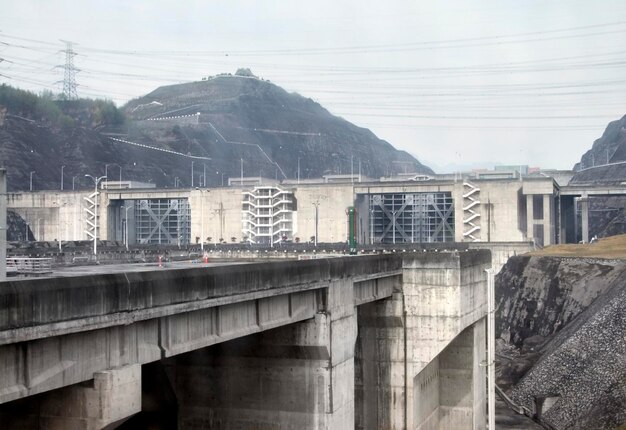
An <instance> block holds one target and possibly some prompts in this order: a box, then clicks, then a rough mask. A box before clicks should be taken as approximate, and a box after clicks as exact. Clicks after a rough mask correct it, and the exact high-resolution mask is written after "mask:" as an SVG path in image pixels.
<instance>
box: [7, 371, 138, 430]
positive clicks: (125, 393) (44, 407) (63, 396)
mask: <svg viewBox="0 0 626 430" xmlns="http://www.w3.org/2000/svg"><path fill="white" fill-rule="evenodd" d="M13 404H15V406H14V407H13ZM140 411H141V365H139V364H135V365H131V366H125V367H121V368H118V369H113V370H105V371H102V372H97V373H95V374H94V379H93V380H92V381H87V382H83V383H80V384H75V385H70V386H68V387H64V388H59V389H57V390H52V391H49V392H46V393H43V394H39V395H37V396H32V397H28V398H24V399H20V400H17V401H15V402H11V403H7V404H5V405H3V406H2V408H0V422H1V423H2V428H3V429H4V428H6V429H20V430H26V429H38V430H66V429H72V430H97V429H105V428H106V429H114V428H116V427H118V426H119V425H120V424H122V423H123V422H124V421H126V420H127V419H128V418H130V417H131V416H133V415H134V414H136V413H139V412H140Z"/></svg>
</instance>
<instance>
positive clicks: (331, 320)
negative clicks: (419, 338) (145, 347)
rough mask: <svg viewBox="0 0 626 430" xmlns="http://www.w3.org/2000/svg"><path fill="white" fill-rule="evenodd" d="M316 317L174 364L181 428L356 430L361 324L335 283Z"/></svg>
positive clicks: (346, 286) (343, 288) (344, 286)
mask: <svg viewBox="0 0 626 430" xmlns="http://www.w3.org/2000/svg"><path fill="white" fill-rule="evenodd" d="M326 303H327V306H326V309H325V310H324V311H323V312H320V313H318V314H316V316H315V318H313V319H310V320H306V321H304V322H301V323H296V324H291V325H288V326H284V327H280V328H277V329H273V330H268V331H265V332H262V333H259V334H257V335H252V336H247V337H244V338H240V339H237V340H234V341H231V342H225V343H223V344H219V345H216V346H213V347H209V348H204V349H202V350H198V351H194V352H191V353H189V354H185V355H183V356H179V357H175V358H173V359H171V361H170V362H171V363H173V365H171V366H168V367H169V369H170V370H169V372H170V375H171V379H172V382H173V383H172V385H173V387H174V391H175V392H176V395H177V398H178V404H179V420H178V424H179V428H180V429H191V428H194V429H195V428H217V429H222V428H224V429H225V428H237V429H259V428H263V429H290V428H293V429H337V430H340V429H353V428H354V345H355V342H356V336H357V318H356V311H355V308H354V298H353V290H352V283H351V282H349V281H345V282H338V283H336V284H335V283H333V284H332V285H331V286H330V287H329V288H328V290H327V300H326Z"/></svg>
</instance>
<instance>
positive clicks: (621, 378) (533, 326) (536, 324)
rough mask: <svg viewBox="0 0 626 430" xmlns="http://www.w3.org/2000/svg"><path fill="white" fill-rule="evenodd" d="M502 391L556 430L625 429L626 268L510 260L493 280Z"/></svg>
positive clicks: (590, 261)
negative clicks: (537, 411) (538, 407)
mask: <svg viewBox="0 0 626 430" xmlns="http://www.w3.org/2000/svg"><path fill="white" fill-rule="evenodd" d="M496 307H497V313H496V334H497V335H499V336H500V338H501V339H500V340H499V342H498V364H499V366H498V377H499V383H500V384H501V385H503V386H504V388H507V389H508V392H509V395H510V396H511V398H512V399H513V400H514V401H515V402H516V403H518V404H520V405H523V406H525V407H526V408H528V409H529V410H534V408H535V400H536V399H540V400H541V399H546V401H545V403H544V404H543V408H542V412H541V419H542V421H543V422H544V423H547V424H548V425H550V426H552V427H553V428H557V429H614V428H618V427H619V426H620V425H622V424H624V423H626V336H625V333H626V315H625V312H626V261H624V260H620V259H612V260H609V259H601V258H583V257H555V256H518V257H513V258H511V259H510V260H509V262H508V263H507V264H506V265H505V267H504V268H503V269H502V271H501V272H500V274H499V275H498V276H497V278H496Z"/></svg>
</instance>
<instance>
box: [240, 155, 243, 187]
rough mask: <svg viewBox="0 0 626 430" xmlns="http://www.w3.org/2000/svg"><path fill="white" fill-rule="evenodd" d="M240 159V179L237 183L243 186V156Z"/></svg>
mask: <svg viewBox="0 0 626 430" xmlns="http://www.w3.org/2000/svg"><path fill="white" fill-rule="evenodd" d="M240 160H241V179H240V182H239V185H241V187H242V188H243V158H240Z"/></svg>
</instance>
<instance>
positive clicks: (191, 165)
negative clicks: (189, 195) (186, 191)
mask: <svg viewBox="0 0 626 430" xmlns="http://www.w3.org/2000/svg"><path fill="white" fill-rule="evenodd" d="M193 163H194V161H193V160H192V161H191V188H193Z"/></svg>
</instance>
